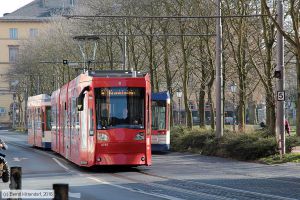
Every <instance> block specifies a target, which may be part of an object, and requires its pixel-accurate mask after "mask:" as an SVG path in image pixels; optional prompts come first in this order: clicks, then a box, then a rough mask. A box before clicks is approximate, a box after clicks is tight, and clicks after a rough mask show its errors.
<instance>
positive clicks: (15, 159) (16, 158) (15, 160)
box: [13, 157, 28, 162]
mask: <svg viewBox="0 0 300 200" xmlns="http://www.w3.org/2000/svg"><path fill="white" fill-rule="evenodd" d="M26 159H28V158H18V157H14V158H13V162H20V161H21V160H26Z"/></svg>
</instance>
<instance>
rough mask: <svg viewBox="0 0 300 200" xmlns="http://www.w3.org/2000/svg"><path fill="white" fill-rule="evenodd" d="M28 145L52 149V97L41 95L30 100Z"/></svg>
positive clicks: (28, 108) (28, 107)
mask: <svg viewBox="0 0 300 200" xmlns="http://www.w3.org/2000/svg"><path fill="white" fill-rule="evenodd" d="M27 115H28V143H29V144H30V145H32V146H37V147H41V148H46V149H50V148H51V102H50V96H48V95H46V94H40V95H37V96H32V97H29V98H28V103H27Z"/></svg>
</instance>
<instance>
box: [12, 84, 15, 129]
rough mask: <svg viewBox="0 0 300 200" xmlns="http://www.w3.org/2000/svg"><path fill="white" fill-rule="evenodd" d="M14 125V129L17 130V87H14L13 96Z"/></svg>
mask: <svg viewBox="0 0 300 200" xmlns="http://www.w3.org/2000/svg"><path fill="white" fill-rule="evenodd" d="M12 123H13V124H12V127H13V128H16V86H14V94H13V107H12Z"/></svg>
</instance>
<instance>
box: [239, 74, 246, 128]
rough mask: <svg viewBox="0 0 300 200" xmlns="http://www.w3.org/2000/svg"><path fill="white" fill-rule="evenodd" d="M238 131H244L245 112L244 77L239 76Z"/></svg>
mask: <svg viewBox="0 0 300 200" xmlns="http://www.w3.org/2000/svg"><path fill="white" fill-rule="evenodd" d="M239 88H240V89H239V116H238V117H239V118H238V119H239V131H240V132H244V131H245V121H246V117H245V111H246V98H245V96H246V94H245V89H246V87H245V80H244V76H240V82H239Z"/></svg>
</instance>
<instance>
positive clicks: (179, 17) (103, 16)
mask: <svg viewBox="0 0 300 200" xmlns="http://www.w3.org/2000/svg"><path fill="white" fill-rule="evenodd" d="M267 16H268V15H265V14H253V15H220V16H142V15H63V17H65V18H67V19H84V18H87V19H90V18H92V19H95V18H120V19H124V18H125V19H215V18H241V17H242V18H244V17H245V18H248V17H267Z"/></svg>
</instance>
